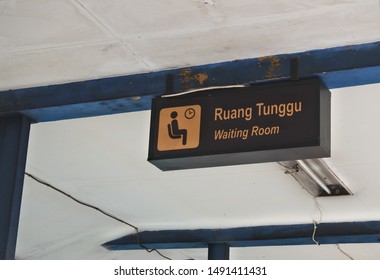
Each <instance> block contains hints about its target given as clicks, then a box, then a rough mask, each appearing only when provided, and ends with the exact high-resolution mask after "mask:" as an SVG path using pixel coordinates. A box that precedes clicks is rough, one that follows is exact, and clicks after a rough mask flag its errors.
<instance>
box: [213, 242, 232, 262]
mask: <svg viewBox="0 0 380 280" xmlns="http://www.w3.org/2000/svg"><path fill="white" fill-rule="evenodd" d="M208 259H209V260H229V259H230V245H228V244H226V243H210V244H208Z"/></svg>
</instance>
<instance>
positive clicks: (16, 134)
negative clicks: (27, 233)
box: [0, 115, 31, 260]
mask: <svg viewBox="0 0 380 280" xmlns="http://www.w3.org/2000/svg"><path fill="white" fill-rule="evenodd" d="M30 124H31V123H30V120H29V119H27V118H25V117H24V116H21V115H17V116H8V117H1V118H0V259H3V260H4V259H14V258H15V252H16V241H17V230H18V222H19V216H20V207H21V196H22V189H23V184H24V172H25V164H26V154H27V150H28V141H29V130H30Z"/></svg>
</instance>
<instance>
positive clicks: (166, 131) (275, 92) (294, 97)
mask: <svg viewBox="0 0 380 280" xmlns="http://www.w3.org/2000/svg"><path fill="white" fill-rule="evenodd" d="M329 155H330V92H329V91H328V89H326V87H325V86H324V85H323V84H322V83H321V81H320V80H319V79H317V78H313V79H307V80H300V81H292V82H282V83H275V84H265V85H258V86H253V87H246V88H232V89H216V90H208V91H200V92H196V93H190V94H186V95H183V96H180V97H168V98H156V99H154V100H153V102H152V118H151V134H150V145H149V158H148V160H149V161H150V162H152V163H153V164H155V165H156V166H158V167H159V168H160V169H162V170H175V169H184V168H197V167H210V166H222V165H230V164H246V163H255V162H268V161H280V160H281V161H282V160H295V159H306V158H317V157H326V156H329Z"/></svg>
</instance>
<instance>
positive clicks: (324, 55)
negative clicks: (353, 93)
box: [0, 42, 380, 122]
mask: <svg viewBox="0 0 380 280" xmlns="http://www.w3.org/2000/svg"><path fill="white" fill-rule="evenodd" d="M295 58H297V59H298V61H299V65H298V77H299V78H300V79H302V78H307V77H313V76H320V77H321V78H322V80H323V81H324V82H325V84H326V85H327V86H328V87H329V88H330V89H331V88H337V87H346V86H352V85H361V84H368V83H380V75H379V73H380V42H374V43H368V44H361V45H353V46H344V47H337V48H330V49H323V50H314V51H307V52H300V53H293V54H279V55H273V56H266V57H258V58H249V59H243V60H235V61H228V62H222V63H215V64H208V65H201V66H194V67H188V68H179V69H171V70H165V71H158V72H151V73H144V74H136V75H128V76H121V77H113V78H104V79H97V80H89V81H83V82H74V83H68V84H60V85H51V86H43V87H35V88H26V89H16V90H9V91H2V92H0V116H1V115H9V114H14V113H22V114H25V115H26V116H29V117H30V118H31V119H33V120H34V121H36V122H42V121H54V120H62V119H69V118H80V117H88V116H98V115H105V114H115V113H123V112H131V111H141V110H148V109H150V103H151V99H152V97H155V96H159V95H162V94H164V93H167V89H168V87H167V77H168V76H170V77H171V80H172V83H171V86H170V89H171V90H172V92H173V93H174V92H182V91H186V90H189V89H196V88H204V87H210V86H224V85H234V84H247V83H258V82H266V81H273V80H284V79H290V76H291V70H290V68H291V67H290V65H291V61H292V60H293V61H294V59H295Z"/></svg>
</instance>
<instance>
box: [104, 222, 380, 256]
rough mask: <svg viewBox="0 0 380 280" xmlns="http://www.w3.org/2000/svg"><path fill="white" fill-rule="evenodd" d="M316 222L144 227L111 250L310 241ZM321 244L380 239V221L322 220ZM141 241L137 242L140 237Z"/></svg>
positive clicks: (317, 236)
mask: <svg viewBox="0 0 380 280" xmlns="http://www.w3.org/2000/svg"><path fill="white" fill-rule="evenodd" d="M313 233H314V224H299V225H275V226H257V227H241V228H229V229H198V230H161V231H144V232H141V233H140V234H139V237H138V238H137V236H136V234H131V235H127V236H124V237H121V238H119V239H116V240H113V241H110V242H107V243H105V244H103V246H104V247H105V248H107V249H109V250H139V249H142V247H141V246H140V244H143V245H144V247H147V248H149V249H180V248H208V246H209V244H216V243H219V244H227V245H229V246H231V247H250V246H280V245H310V244H315V242H314V241H313V239H312V236H313ZM315 239H316V240H317V241H318V242H319V244H338V243H378V242H380V221H368V222H345V223H323V224H319V225H318V227H317V230H316V232H315ZM137 240H139V241H140V243H138V241H137Z"/></svg>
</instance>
